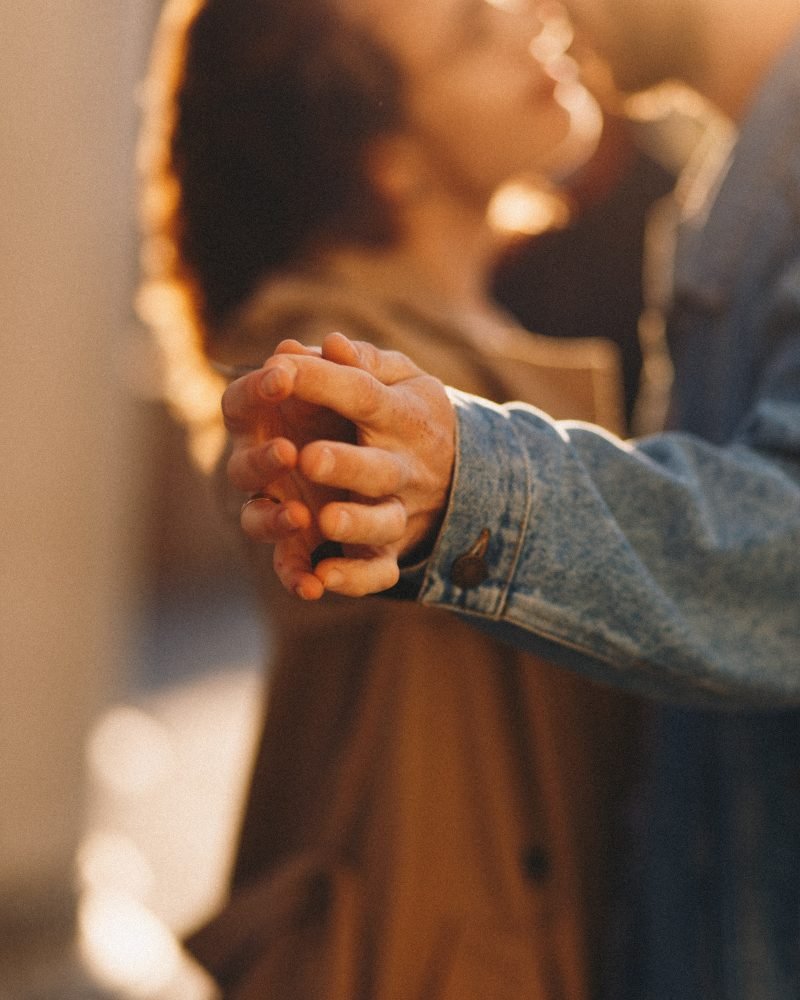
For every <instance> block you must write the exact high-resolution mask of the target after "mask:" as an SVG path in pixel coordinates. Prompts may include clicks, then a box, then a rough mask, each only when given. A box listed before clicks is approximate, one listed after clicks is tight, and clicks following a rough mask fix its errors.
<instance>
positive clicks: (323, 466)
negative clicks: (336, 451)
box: [317, 448, 335, 476]
mask: <svg viewBox="0 0 800 1000" xmlns="http://www.w3.org/2000/svg"><path fill="white" fill-rule="evenodd" d="M334 465H335V459H334V457H333V452H332V451H331V450H330V448H321V449H320V452H319V456H318V458H317V475H318V476H329V475H330V474H331V473H332V472H333V467H334Z"/></svg>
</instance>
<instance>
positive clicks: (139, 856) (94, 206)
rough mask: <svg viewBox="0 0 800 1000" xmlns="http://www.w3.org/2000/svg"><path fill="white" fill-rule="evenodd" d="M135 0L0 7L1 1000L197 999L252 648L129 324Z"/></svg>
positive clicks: (241, 769) (224, 552)
mask: <svg viewBox="0 0 800 1000" xmlns="http://www.w3.org/2000/svg"><path fill="white" fill-rule="evenodd" d="M155 8H156V3H155V0H104V2H103V3H86V2H84V3H58V4H53V3H52V2H48V0H27V2H26V3H19V4H4V5H3V7H2V10H0V35H2V38H3V45H4V54H3V60H2V62H1V63H0V102H1V103H2V105H3V113H2V121H3V141H2V144H0V183H1V186H2V191H3V204H2V210H0V215H1V216H2V224H1V225H0V229H1V230H2V234H3V266H2V268H0V355H1V357H2V364H0V379H1V380H2V393H0V414H1V415H2V434H1V435H0V454H2V459H3V469H4V480H3V482H4V485H3V490H2V499H0V529H1V530H2V538H3V555H2V560H0V657H1V664H0V665H1V668H2V669H0V801H1V802H2V808H0V998H2V1000H34V998H37V1000H55V998H59V1000H60V998H65V1000H66V998H74V1000H89V998H91V997H116V998H126V997H140V998H147V997H150V998H162V1000H169V998H175V1000H177V998H180V1000H192V998H194V997H203V996H207V995H208V987H207V984H205V983H204V982H203V980H202V978H200V976H199V973H198V972H197V970H195V969H193V968H192V967H190V966H189V965H187V964H186V963H185V961H184V960H183V958H182V956H181V954H180V951H179V949H178V947H177V943H176V941H177V938H178V936H179V935H180V934H181V933H183V932H184V931H185V930H187V929H188V928H189V927H190V926H191V925H192V924H193V923H194V922H195V921H197V920H198V919H200V918H201V917H202V916H203V915H204V913H205V911H206V910H207V909H208V908H209V907H210V906H211V905H212V904H213V901H214V899H215V898H216V895H217V894H218V893H219V892H220V891H221V886H222V884H223V880H224V874H225V869H226V865H227V863H228V858H229V852H230V849H231V838H232V835H233V830H234V829H235V820H236V810H237V808H238V801H239V796H240V795H241V793H242V791H243V787H244V782H245V779H246V770H247V757H248V753H249V748H250V740H251V736H252V731H253V726H254V724H255V722H256V712H257V711H258V686H259V684H260V667H259V662H260V659H261V646H262V642H261V639H260V636H259V632H258V628H257V626H256V625H255V623H254V616H253V615H251V613H250V609H249V607H248V606H247V604H246V602H245V601H244V599H243V598H242V596H241V594H242V591H241V588H240V587H238V586H236V585H233V584H231V583H230V581H231V580H236V578H237V575H238V574H237V568H236V558H237V554H236V552H235V545H234V543H233V542H232V540H231V539H229V538H228V537H227V535H226V533H225V529H224V527H223V525H222V524H221V521H220V518H219V516H218V515H217V513H216V508H215V504H214V499H213V497H212V496H211V490H210V487H209V486H208V485H207V484H206V483H205V482H204V481H203V480H202V478H201V477H200V476H199V475H197V474H196V473H194V472H193V470H192V469H191V467H190V466H189V463H188V461H187V460H186V458H185V457H184V448H183V441H182V437H181V434H180V432H179V431H178V430H177V429H176V427H175V426H174V424H173V423H172V422H171V421H170V419H169V417H168V415H167V414H166V412H165V410H164V407H163V406H162V404H161V403H160V402H159V401H158V399H157V397H156V395H154V393H153V387H154V381H155V380H154V378H153V375H152V371H151V358H150V355H149V353H148V349H147V346H146V345H147V338H146V336H145V334H144V332H143V331H142V330H141V328H140V327H139V325H138V324H137V322H136V320H135V316H134V311H133V305H132V302H133V293H134V289H135V285H136V275H137V247H136V243H137V240H136V223H135V192H134V176H133V164H134V144H135V134H136V127H137V110H136V86H137V83H138V81H139V80H140V79H141V76H142V72H143V67H144V62H145V58H146V51H147V47H148V44H149V39H150V32H151V28H152V24H153V19H154V16H155V13H156V10H155Z"/></svg>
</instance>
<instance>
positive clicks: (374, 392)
mask: <svg viewBox="0 0 800 1000" xmlns="http://www.w3.org/2000/svg"><path fill="white" fill-rule="evenodd" d="M223 413H224V415H225V422H226V426H227V428H228V431H229V433H230V434H231V438H232V442H233V453H232V456H231V459H230V463H229V467H228V472H229V476H230V479H231V481H232V483H233V485H234V486H236V487H237V488H238V489H240V490H243V491H245V492H250V493H268V494H269V495H270V496H272V497H274V498H275V499H276V500H278V501H279V502H278V503H275V502H273V501H272V500H264V499H257V500H252V501H250V502H248V503H246V504H245V506H244V508H243V511H242V528H243V530H244V531H245V532H246V533H247V534H248V535H249V536H250V537H251V538H253V539H256V540H258V541H269V542H274V543H275V568H276V571H277V573H278V576H279V578H280V579H281V582H282V583H283V584H284V586H286V587H287V588H288V589H290V590H293V591H294V592H296V593H298V594H300V596H302V597H305V598H316V597H319V596H321V594H322V592H323V590H324V589H327V590H332V591H336V592H338V593H342V594H348V595H351V596H360V595H362V594H366V593H374V592H376V591H379V590H385V589H387V588H388V587H391V586H393V585H394V583H395V582H396V581H397V578H398V574H399V570H398V560H399V559H400V558H401V557H403V556H404V555H407V554H409V553H411V552H412V551H417V550H419V549H421V548H423V549H424V548H425V547H426V546H430V545H431V544H432V540H433V538H434V537H435V533H436V530H437V529H438V526H439V524H440V522H441V518H442V515H443V512H444V508H445V505H446V502H447V496H448V492H449V487H450V480H451V477H452V468H453V459H454V436H455V416H454V413H453V409H452V405H451V403H450V400H449V398H448V397H447V394H446V392H445V390H444V387H443V386H442V385H441V383H440V382H438V380H436V379H434V378H433V377H432V376H429V375H426V374H425V373H423V372H422V371H421V370H420V369H419V368H417V367H416V365H414V364H413V363H412V362H411V361H409V359H408V358H406V357H405V356H404V355H402V354H399V353H397V352H391V351H379V350H378V349H376V348H375V347H373V346H372V345H370V344H366V343H358V342H352V341H349V340H347V339H346V338H345V337H343V336H342V335H341V334H331V335H330V336H329V337H328V338H326V340H325V342H324V344H323V347H322V350H321V352H317V351H313V350H309V349H307V348H303V347H302V345H300V344H298V343H297V342H295V341H287V342H284V343H283V344H282V345H281V346H280V347H279V349H278V351H277V352H276V354H275V355H273V357H272V358H270V360H269V361H267V362H266V364H265V365H264V367H263V368H262V369H260V370H259V371H258V372H253V373H250V374H249V375H246V376H245V377H244V378H242V379H239V380H237V382H234V383H232V384H231V385H230V386H229V387H228V389H227V390H226V392H225V395H224V397H223ZM322 540H327V541H333V542H338V543H341V544H342V546H343V554H342V556H341V557H339V556H333V557H329V558H325V559H323V560H322V561H321V562H319V564H318V565H317V566H316V567H313V566H312V554H313V552H314V550H315V548H316V546H317V544H319V542H320V541H322Z"/></svg>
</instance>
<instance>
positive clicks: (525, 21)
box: [345, 0, 575, 198]
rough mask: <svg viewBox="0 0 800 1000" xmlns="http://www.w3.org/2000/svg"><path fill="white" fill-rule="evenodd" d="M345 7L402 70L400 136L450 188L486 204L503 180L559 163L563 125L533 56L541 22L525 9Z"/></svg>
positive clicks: (424, 3) (472, 4)
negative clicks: (413, 142) (403, 126)
mask: <svg viewBox="0 0 800 1000" xmlns="http://www.w3.org/2000/svg"><path fill="white" fill-rule="evenodd" d="M501 2H504V6H502V7H501V6H499V4H500V3H501ZM345 3H346V5H347V6H348V7H350V8H351V9H352V10H353V11H354V12H357V13H358V15H359V16H362V17H363V19H364V21H365V23H366V24H368V25H369V26H370V30H371V31H372V32H373V33H374V34H375V35H376V36H377V37H378V39H379V41H380V42H381V43H382V44H383V45H384V46H385V47H386V48H387V49H388V50H389V51H390V52H391V54H392V55H393V56H394V58H395V59H396V60H397V62H398V65H399V66H400V67H401V69H402V71H403V74H404V78H405V87H404V97H405V107H406V117H407V131H408V133H409V134H410V135H411V136H412V137H414V138H415V139H417V140H419V143H418V144H419V145H420V147H421V148H422V149H423V150H424V152H425V155H426V157H427V159H428V161H429V162H430V163H432V164H433V165H434V166H435V168H437V169H438V171H439V173H440V174H441V175H442V177H443V178H444V179H445V181H446V182H447V183H448V185H450V187H451V189H452V188H456V187H457V188H460V189H462V191H463V192H472V193H473V194H474V195H476V196H478V197H481V198H485V197H487V196H489V195H490V194H491V193H492V192H493V191H494V190H495V189H496V188H497V187H498V185H499V184H501V183H503V182H504V181H506V180H508V179H509V177H512V176H515V175H517V174H520V173H523V172H528V171H537V172H540V173H544V174H550V173H552V172H553V171H554V170H555V169H556V168H557V166H559V165H560V164H559V154H558V149H559V146H560V145H561V144H562V143H564V141H565V139H566V138H567V136H568V135H569V133H570V125H571V118H570V114H569V113H568V111H567V110H565V107H564V106H563V105H562V104H561V103H559V100H558V99H557V97H556V80H555V79H554V77H553V75H551V74H550V73H549V72H548V71H547V70H546V69H545V67H544V65H543V64H542V63H541V62H539V61H537V59H536V58H534V56H533V55H532V52H531V44H532V42H533V41H534V39H535V38H536V37H537V35H538V34H539V33H540V32H541V30H542V23H541V21H540V20H539V18H538V17H537V16H536V14H535V13H534V12H533V11H532V10H531V9H530V8H525V9H521V8H519V7H518V6H517V5H516V4H515V6H514V7H512V6H511V3H512V0H494V2H488V0H402V2H397V0H345ZM574 86H575V85H574V84H573V87H574Z"/></svg>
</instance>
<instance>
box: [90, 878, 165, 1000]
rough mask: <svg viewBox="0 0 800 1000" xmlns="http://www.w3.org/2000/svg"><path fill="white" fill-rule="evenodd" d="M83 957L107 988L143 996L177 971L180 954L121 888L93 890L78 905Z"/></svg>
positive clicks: (153, 919)
mask: <svg viewBox="0 0 800 1000" xmlns="http://www.w3.org/2000/svg"><path fill="white" fill-rule="evenodd" d="M79 945H80V950H81V955H82V957H83V960H84V961H85V962H86V964H87V966H88V967H89V969H90V970H91V971H92V973H93V974H94V975H95V976H96V977H97V979H98V981H99V982H100V983H101V984H103V985H104V986H107V987H108V988H109V989H113V990H120V991H122V992H123V995H124V996H129V997H134V998H142V1000H144V998H148V997H154V996H156V995H157V994H158V993H159V992H160V991H161V990H163V989H165V988H166V987H167V986H168V985H169V984H170V982H171V981H172V980H173V979H174V978H175V976H176V975H177V973H178V971H179V969H180V965H181V955H180V950H179V948H178V945H177V942H176V941H175V938H174V936H173V934H172V932H171V931H170V930H169V928H168V927H166V926H165V925H164V924H163V923H162V922H161V921H160V920H159V919H158V918H157V917H156V916H155V915H154V914H153V913H151V912H150V911H149V910H148V909H146V908H145V907H144V906H142V904H141V903H139V902H138V901H136V900H135V899H132V898H131V897H129V896H126V895H124V894H122V893H111V892H94V893H88V894H87V895H85V896H84V897H83V899H82V900H81V904H80V910H79Z"/></svg>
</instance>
